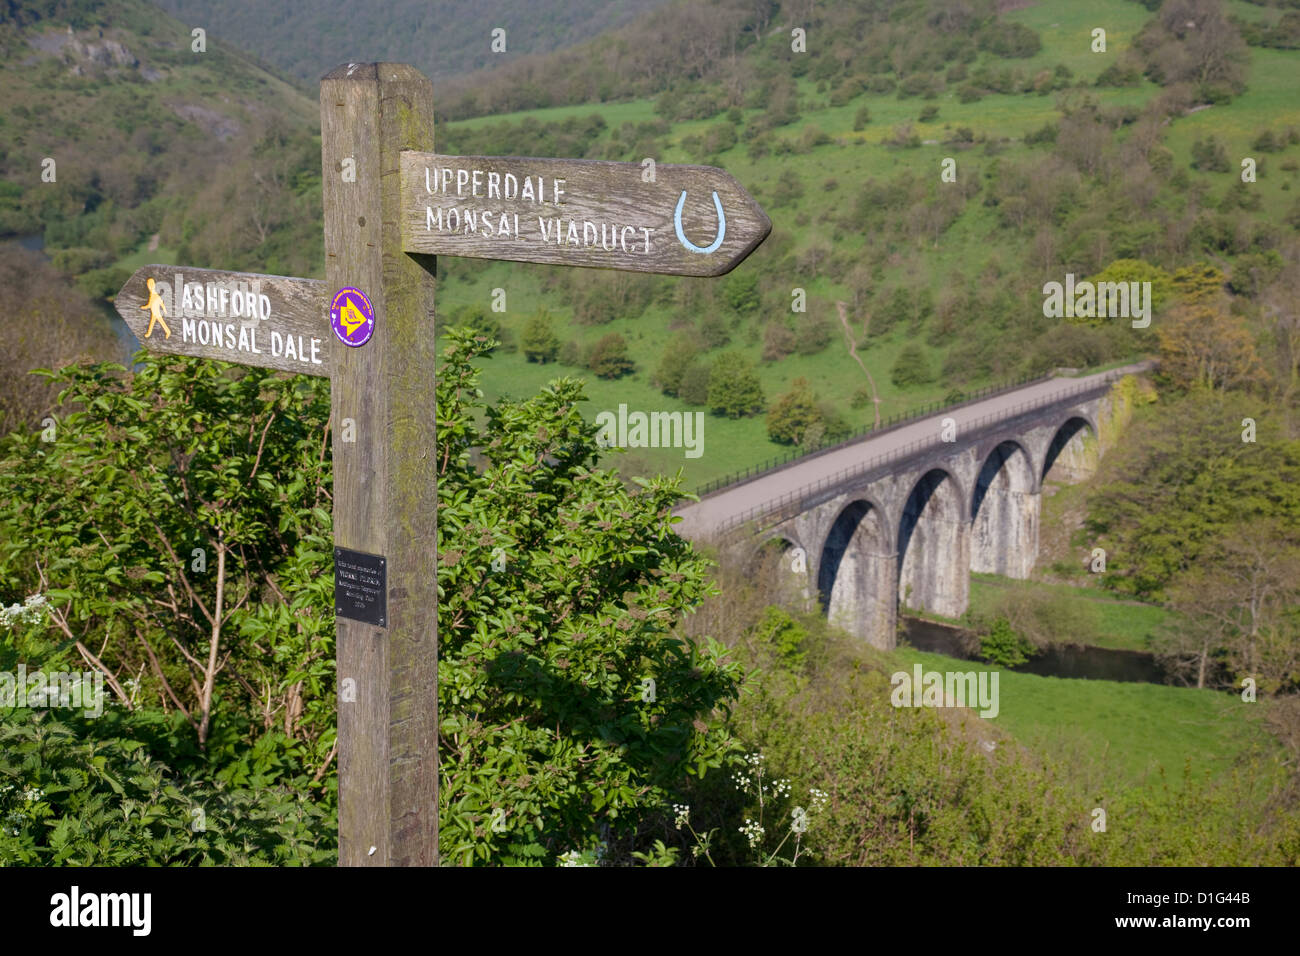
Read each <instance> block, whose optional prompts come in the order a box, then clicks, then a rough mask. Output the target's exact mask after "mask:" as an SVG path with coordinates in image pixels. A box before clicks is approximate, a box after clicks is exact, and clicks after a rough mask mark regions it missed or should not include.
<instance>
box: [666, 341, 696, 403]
mask: <svg viewBox="0 0 1300 956" xmlns="http://www.w3.org/2000/svg"><path fill="white" fill-rule="evenodd" d="M697 355H699V348H698V347H697V346H696V345H695V340H694V339H693V338H692V337H691V336H689V335H682V334H679V335H676V336H674V337H673V339H672V341H670V342H669V343H668V346H667V347H666V348H665V349H664V354H663V357H662V358H660V359H659V365H658V367H657V368H656V369H655V382H657V383H658V385H659V387H660V389H662V390H663V393H664V394H665V395H671V396H679V395H681V388H682V379H683V378H684V377H685V376H686V373H687V371H689V370H690V368H691V366H692V365H693V364H694V362H695V358H696V356H697Z"/></svg>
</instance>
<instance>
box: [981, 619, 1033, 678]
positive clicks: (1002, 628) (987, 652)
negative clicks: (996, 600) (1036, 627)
mask: <svg viewBox="0 0 1300 956" xmlns="http://www.w3.org/2000/svg"><path fill="white" fill-rule="evenodd" d="M1033 650H1034V645H1033V644H1031V643H1030V642H1029V641H1028V640H1027V639H1026V638H1024V637H1022V636H1021V635H1020V634H1017V633H1016V632H1015V631H1014V630H1013V629H1012V627H1011V622H1010V621H1008V620H1007V619H1006V618H1005V617H999V618H996V619H995V620H994V621H993V623H992V625H991V626H990V627H989V630H988V633H987V634H983V635H981V636H980V657H981V658H982V659H984V660H986V661H988V662H989V663H990V664H1000V665H1001V666H1003V667H1018V666H1020V665H1021V664H1023V663H1025V662H1026V661H1028V660H1029V655H1030V654H1032V653H1033Z"/></svg>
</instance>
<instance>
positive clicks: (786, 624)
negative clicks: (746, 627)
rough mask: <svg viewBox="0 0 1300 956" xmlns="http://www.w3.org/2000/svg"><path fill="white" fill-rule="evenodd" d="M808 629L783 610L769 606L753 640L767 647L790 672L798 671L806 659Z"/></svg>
mask: <svg viewBox="0 0 1300 956" xmlns="http://www.w3.org/2000/svg"><path fill="white" fill-rule="evenodd" d="M808 636H809V635H808V629H807V628H806V627H805V626H804V625H803V624H801V623H800V622H799V621H797V620H795V619H794V618H793V617H791V616H790V614H789V612H788V611H786V610H785V609H784V608H780V607H777V606H776V605H774V604H769V605H768V606H767V607H765V608H763V616H762V617H761V618H759V621H758V624H756V625H755V627H754V630H753V637H754V639H755V640H757V641H760V642H763V643H765V644H767V645H769V646H770V647H771V648H772V650H773V651H774V652H775V654H776V656H777V658H778V659H779V660H781V661H782V663H783V665H784V666H785V667H787V668H789V669H790V670H793V671H799V670H801V669H802V668H803V667H804V664H805V662H806V661H807V658H808V649H807V647H805V642H806V641H807V640H808Z"/></svg>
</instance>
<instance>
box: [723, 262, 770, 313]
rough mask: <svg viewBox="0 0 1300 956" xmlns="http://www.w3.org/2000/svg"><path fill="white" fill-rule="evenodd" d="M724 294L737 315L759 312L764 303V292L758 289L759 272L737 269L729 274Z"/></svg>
mask: <svg viewBox="0 0 1300 956" xmlns="http://www.w3.org/2000/svg"><path fill="white" fill-rule="evenodd" d="M723 295H724V296H725V297H726V300H727V305H729V306H730V307H731V310H732V311H733V312H735V313H736V314H737V315H749V314H750V313H751V312H757V311H758V307H759V306H760V305H762V304H763V297H762V294H761V293H760V292H759V291H758V273H757V272H756V271H754V270H753V269H743V270H742V269H737V270H736V271H735V272H733V273H732V274H731V275H729V276H727V281H726V283H725V284H724V288H723Z"/></svg>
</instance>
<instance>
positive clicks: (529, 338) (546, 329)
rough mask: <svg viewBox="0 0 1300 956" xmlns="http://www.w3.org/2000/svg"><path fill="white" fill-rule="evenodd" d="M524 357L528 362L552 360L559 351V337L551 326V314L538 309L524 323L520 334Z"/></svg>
mask: <svg viewBox="0 0 1300 956" xmlns="http://www.w3.org/2000/svg"><path fill="white" fill-rule="evenodd" d="M522 343H523V349H524V357H525V358H527V359H528V361H530V362H541V363H543V364H545V363H546V362H554V361H555V359H556V357H557V356H558V355H559V353H560V339H559V336H557V335H556V334H555V330H554V329H553V328H551V315H550V313H549V312H547V311H546V309H544V308H543V309H538V310H537V311H536V312H534V313H533V314H532V315H531V316H529V318H528V321H527V322H526V323H524V332H523V336H522Z"/></svg>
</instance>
